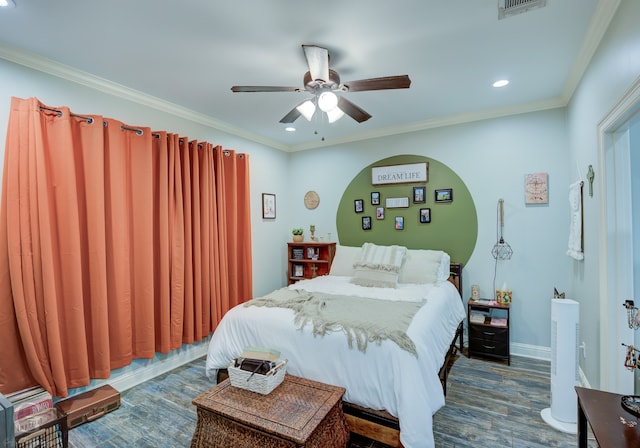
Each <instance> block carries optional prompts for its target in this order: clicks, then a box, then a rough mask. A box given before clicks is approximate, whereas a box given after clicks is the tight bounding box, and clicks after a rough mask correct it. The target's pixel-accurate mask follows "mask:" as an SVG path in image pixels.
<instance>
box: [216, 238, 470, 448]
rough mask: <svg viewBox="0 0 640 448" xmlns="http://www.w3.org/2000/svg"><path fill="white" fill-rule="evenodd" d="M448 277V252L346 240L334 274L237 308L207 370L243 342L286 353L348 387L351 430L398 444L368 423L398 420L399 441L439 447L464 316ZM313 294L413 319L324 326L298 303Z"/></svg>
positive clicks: (303, 373)
mask: <svg viewBox="0 0 640 448" xmlns="http://www.w3.org/2000/svg"><path fill="white" fill-rule="evenodd" d="M372 254H373V255H372ZM458 266H459V265H458ZM396 268H397V269H396ZM457 273H458V275H459V274H460V272H459V271H458V272H457ZM450 274H451V268H450V258H449V255H448V254H446V253H445V252H442V251H429V250H413V249H406V248H401V247H399V246H376V245H372V244H370V243H365V244H364V245H363V246H362V247H348V246H338V247H337V250H336V255H335V258H334V261H333V264H332V266H331V270H330V272H329V275H326V276H321V277H317V278H314V279H311V280H302V281H299V282H297V283H295V284H293V285H290V286H289V287H287V288H282V289H280V290H277V291H274V292H273V293H270V294H268V295H266V296H264V297H260V298H256V299H253V300H250V301H249V302H247V303H245V304H241V305H238V306H236V307H234V308H233V309H231V310H229V311H228V312H227V313H226V314H225V316H224V318H223V319H222V321H221V322H220V324H219V325H218V327H217V328H216V331H215V332H214V334H213V336H212V339H211V341H210V343H209V347H208V351H207V360H206V374H207V376H208V377H209V378H210V379H212V380H214V381H217V378H218V374H219V372H220V371H221V370H223V369H225V368H226V367H227V366H228V365H229V363H230V362H231V361H232V360H233V359H235V358H236V357H238V356H239V355H240V353H242V351H243V350H244V348H245V347H247V346H266V347H271V348H274V349H277V350H279V351H280V352H281V354H282V355H281V356H282V358H287V359H288V364H287V373H289V374H292V375H296V376H300V377H304V378H309V379H312V380H316V381H320V382H323V383H328V384H333V385H337V386H341V387H344V388H345V389H346V393H345V396H344V399H343V400H344V403H345V413H347V414H348V415H347V420H348V421H349V424H350V427H351V430H352V431H354V432H358V433H361V434H364V435H367V436H368V437H371V438H374V439H377V440H380V441H382V442H384V443H387V444H390V443H391V444H394V443H392V442H390V440H389V439H388V436H384V437H383V438H382V439H379V438H377V437H376V436H375V435H372V434H369V433H367V432H369V431H371V427H369V426H367V423H366V422H371V423H372V424H374V425H378V424H382V426H386V424H385V422H384V420H385V419H386V420H390V421H391V422H393V421H394V420H395V421H397V422H398V425H399V436H398V437H399V441H398V443H397V446H403V447H405V448H422V447H433V446H434V439H433V430H432V416H433V414H434V413H435V412H436V411H437V410H438V409H440V408H441V407H442V406H443V405H444V400H445V396H444V389H443V384H442V383H441V375H440V373H441V372H442V370H443V369H444V370H445V372H446V364H447V363H448V362H449V360H448V355H451V350H452V347H454V342H455V339H456V337H461V334H460V333H461V332H460V330H461V323H462V321H463V320H464V318H465V310H464V306H463V304H462V300H461V297H460V293H459V290H458V289H457V288H456V286H454V284H453V283H452V282H450V281H448V280H449V279H450ZM313 300H319V302H318V303H321V304H322V306H318V304H317V303H316V305H315V306H316V309H323V310H324V308H325V305H326V308H327V309H329V308H330V307H332V306H334V305H335V306H337V307H338V308H336V309H337V310H339V312H340V313H343V308H340V307H345V308H347V309H349V311H348V312H344V315H345V316H346V315H348V313H351V310H350V309H351V308H353V307H359V308H356V309H357V310H360V311H359V312H356V313H355V314H361V315H362V316H363V317H362V319H363V320H364V321H367V319H368V317H367V316H368V315H369V314H368V313H372V314H371V315H373V316H375V315H381V314H384V315H385V316H386V315H395V314H396V313H397V314H398V316H400V317H398V319H397V320H402V319H405V320H406V319H407V316H408V319H409V320H408V321H407V322H406V324H405V325H406V326H405V327H404V329H403V327H402V325H400V326H399V327H395V326H392V327H389V328H388V329H386V330H385V329H384V328H383V329H382V330H381V328H382V326H376V325H373V326H374V327H376V328H375V329H374V330H371V331H372V333H366V335H365V336H364V337H363V334H362V333H361V332H359V331H356V330H353V328H356V329H357V328H359V327H358V325H359V321H358V318H359V317H358V316H354V317H352V318H349V319H347V322H348V324H345V323H344V322H338V324H337V326H336V324H335V322H333V323H332V324H331V325H318V322H317V321H314V319H315V318H316V316H315V315H314V317H313V318H309V316H307V315H304V316H303V317H302V318H301V317H300V313H301V311H300V308H298V304H299V303H300V302H305V303H306V302H307V301H313ZM279 301H282V302H279ZM285 302H286V304H284V303H285ZM292 302H293V303H295V304H296V305H295V306H291V303H292ZM283 304H284V305H283ZM407 310H411V311H407ZM376 313H377V314H376ZM332 317H334V316H332ZM389 320H392V319H391V318H390V317H389ZM395 320H396V319H393V321H394V322H395ZM324 323H326V322H324ZM351 325H352V326H351ZM393 325H395V324H393ZM399 329H400V330H402V331H400V330H399ZM327 330H328V331H327ZM367 331H369V329H367ZM380 332H381V333H382V334H383V336H382V337H380V334H381V333H380ZM460 344H462V340H460ZM386 417H390V418H386ZM377 420H379V421H377ZM363 422H365V423H363ZM391 426H393V425H391ZM373 431H374V432H375V431H376V430H373ZM400 443H401V445H400Z"/></svg>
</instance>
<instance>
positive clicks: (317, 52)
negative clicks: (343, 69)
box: [302, 45, 329, 82]
mask: <svg viewBox="0 0 640 448" xmlns="http://www.w3.org/2000/svg"><path fill="white" fill-rule="evenodd" d="M302 49H303V50H304V56H305V57H306V58H307V65H308V66H309V72H310V73H311V79H312V80H314V81H317V80H322V81H324V82H329V50H327V49H326V48H322V47H317V46H315V45H303V46H302Z"/></svg>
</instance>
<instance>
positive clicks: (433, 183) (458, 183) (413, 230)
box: [336, 155, 478, 264]
mask: <svg viewBox="0 0 640 448" xmlns="http://www.w3.org/2000/svg"><path fill="white" fill-rule="evenodd" d="M418 162H427V163H428V170H427V172H428V176H427V180H428V181H427V183H426V184H425V183H411V184H409V183H407V184H390V185H371V168H372V167H379V166H387V165H402V164H409V163H418ZM416 186H425V187H426V188H425V196H426V202H425V203H424V204H414V203H413V187H416ZM444 188H451V189H452V190H453V201H452V202H445V203H441V202H438V203H436V202H435V198H434V192H435V190H436V189H444ZM372 192H379V193H380V205H371V193H372ZM403 197H405V198H406V197H408V198H409V207H408V208H386V207H385V201H386V199H387V198H403ZM356 199H362V201H363V204H364V211H363V212H362V213H356V212H355V206H354V201H355V200H356ZM376 207H385V208H384V219H381V220H378V219H376ZM421 208H430V209H431V222H430V223H420V219H419V214H420V209H421ZM364 216H369V217H371V229H370V230H363V229H362V217H364ZM396 216H402V217H403V218H404V229H403V230H396V229H395V217H396ZM336 227H337V229H338V241H339V242H340V244H342V245H345V246H361V245H362V244H363V243H365V242H370V243H375V244H380V245H392V244H397V245H400V246H406V247H408V248H410V249H434V250H444V251H446V252H447V253H448V254H449V255H450V256H451V261H452V262H457V263H463V264H466V263H467V261H468V260H469V258H470V257H471V254H472V253H473V250H474V248H475V246H476V240H477V237H478V215H477V214H476V207H475V205H474V203H473V199H472V197H471V193H469V190H468V189H467V187H466V185H465V184H464V182H463V181H462V179H460V177H459V176H458V175H457V174H456V173H455V172H454V171H453V170H451V169H450V168H449V167H448V166H446V165H444V164H443V163H441V162H438V161H437V160H434V159H430V158H428V157H423V156H416V155H400V156H394V157H389V158H387V159H383V160H380V161H378V162H375V163H373V164H371V165H369V166H368V167H366V168H365V169H363V170H362V171H360V173H358V175H357V176H356V177H355V178H354V179H353V180H352V181H351V183H350V184H349V185H348V186H347V189H346V190H345V192H344V194H343V195H342V199H341V200H340V204H339V205H338V213H337V216H336Z"/></svg>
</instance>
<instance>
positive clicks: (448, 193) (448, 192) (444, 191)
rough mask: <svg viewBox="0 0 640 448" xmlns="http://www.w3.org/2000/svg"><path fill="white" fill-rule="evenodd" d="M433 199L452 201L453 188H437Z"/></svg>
mask: <svg viewBox="0 0 640 448" xmlns="http://www.w3.org/2000/svg"><path fill="white" fill-rule="evenodd" d="M434 200H435V201H436V202H453V189H452V188H437V189H436V190H435V191H434Z"/></svg>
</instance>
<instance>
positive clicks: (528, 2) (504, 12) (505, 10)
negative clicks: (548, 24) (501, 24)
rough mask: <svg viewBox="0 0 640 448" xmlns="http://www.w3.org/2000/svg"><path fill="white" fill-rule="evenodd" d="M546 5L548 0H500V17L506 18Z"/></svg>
mask: <svg viewBox="0 0 640 448" xmlns="http://www.w3.org/2000/svg"><path fill="white" fill-rule="evenodd" d="M546 5H547V0H498V19H499V20H500V19H506V18H507V17H511V16H514V15H516V14H521V13H523V12H527V11H530V10H532V9H536V8H542V7H544V6H546Z"/></svg>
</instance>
